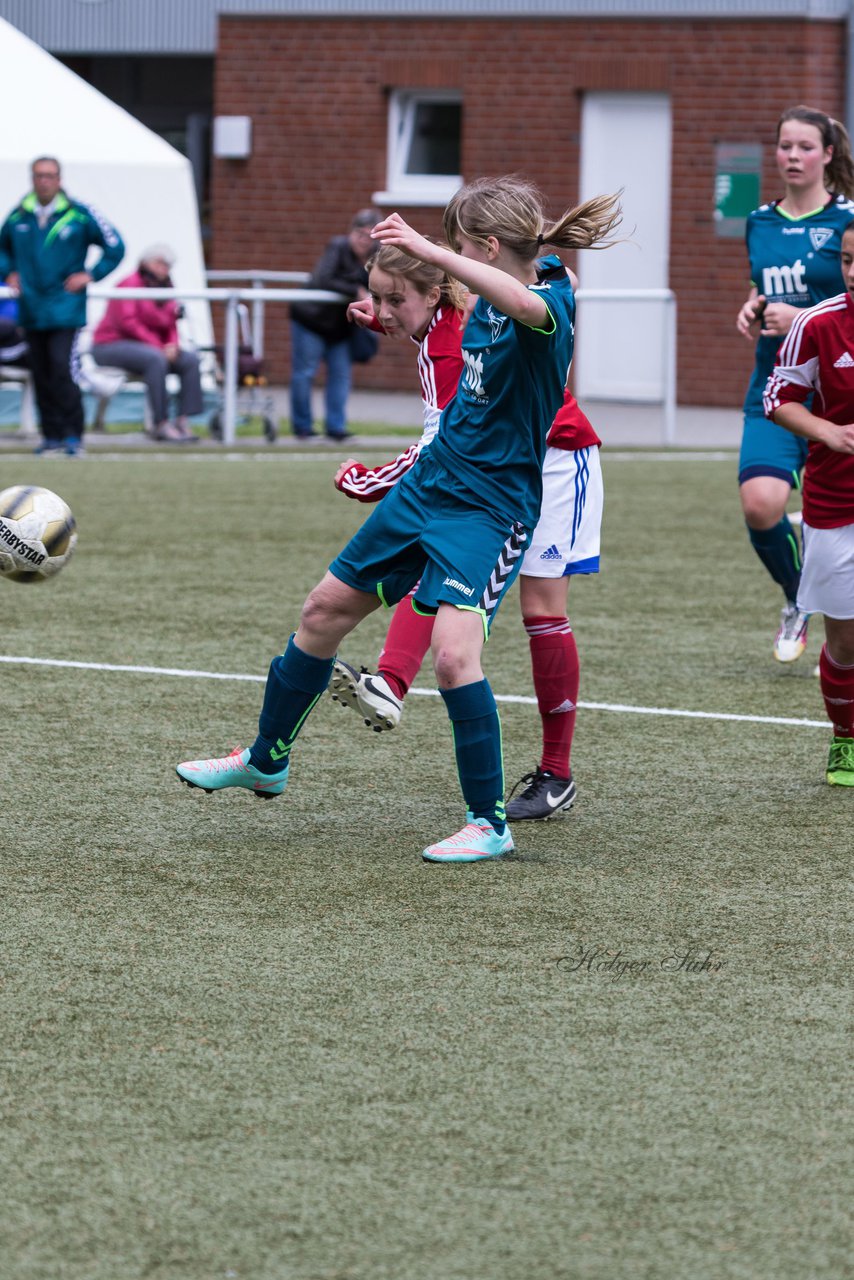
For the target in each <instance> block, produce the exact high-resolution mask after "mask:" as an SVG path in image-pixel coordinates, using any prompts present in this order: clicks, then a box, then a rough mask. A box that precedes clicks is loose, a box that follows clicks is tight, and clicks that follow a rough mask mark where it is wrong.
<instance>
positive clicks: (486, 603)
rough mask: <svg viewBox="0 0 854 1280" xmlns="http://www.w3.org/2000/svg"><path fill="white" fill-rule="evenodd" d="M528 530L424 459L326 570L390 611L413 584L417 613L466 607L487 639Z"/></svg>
mask: <svg viewBox="0 0 854 1280" xmlns="http://www.w3.org/2000/svg"><path fill="white" fill-rule="evenodd" d="M528 541H529V535H528V531H527V530H526V529H525V528H524V527H523V526H522V525H521V524H519V523H517V522H513V521H508V520H507V519H506V518H504V517H502V516H500V515H498V514H496V513H495V512H493V511H490V510H489V509H488V508H486V507H483V506H480V505H479V504H478V503H476V502H475V501H474V500H473V495H472V494H471V493H470V492H469V491H468V490H466V489H464V488H463V487H462V486H461V485H459V484H458V483H457V481H456V480H455V479H454V477H453V476H452V475H451V474H450V472H448V471H446V470H445V468H444V467H443V466H442V465H441V464H440V463H438V462H435V461H434V460H433V458H431V457H430V455H429V453H425V454H422V456H421V457H420V458H419V459H418V462H417V463H416V465H415V466H414V467H413V468H412V470H411V471H408V472H407V473H406V475H404V476H403V477H402V478H401V479H400V481H399V482H398V483H397V484H396V485H395V487H394V488H393V489H392V490H391V492H390V493H387V494H386V496H385V497H384V498H383V499H382V501H381V502H380V503H379V505H378V506H377V507H376V508H375V509H374V511H373V512H372V513H371V515H370V516H369V517H368V519H367V520H366V521H365V523H364V524H363V525H362V527H361V529H360V530H359V531H358V533H357V534H356V535H355V536H354V537H353V538H351V540H350V542H349V543H348V544H347V546H346V547H345V548H344V550H343V551H342V552H341V554H340V555H339V556H336V558H335V559H334V560H333V561H332V564H331V565H330V566H329V572H330V573H331V574H332V575H333V576H334V577H336V578H338V579H339V580H340V581H341V582H345V583H346V584H347V585H348V586H350V587H353V588H354V589H355V590H356V591H365V592H367V593H368V594H369V595H373V594H376V595H378V596H379V597H380V599H381V600H382V602H383V604H385V605H388V606H391V605H393V604H396V603H397V602H398V601H399V600H402V599H403V598H404V596H406V595H408V594H409V592H410V591H411V590H412V588H413V587H414V586H415V585H416V583H417V584H418V590H417V591H416V593H415V599H414V608H415V610H416V612H418V613H427V614H431V613H435V612H436V610H437V609H438V607H439V605H440V604H453V605H456V606H457V608H460V609H470V610H472V611H473V612H476V613H479V614H480V615H481V616H482V618H483V624H484V631H485V634H488V633H489V628H490V626H491V624H492V620H493V618H494V617H495V613H496V611H497V609H498V606H499V604H500V603H501V601H502V600H503V598H504V596H505V595H506V594H507V588H508V587H509V586H510V585H511V584H512V583H513V582H514V580H515V578H516V575H517V574H518V572H519V569H520V568H521V565H522V558H523V556H524V553H525V550H526V548H527V546H528Z"/></svg>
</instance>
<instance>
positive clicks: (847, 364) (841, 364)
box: [833, 351, 854, 369]
mask: <svg viewBox="0 0 854 1280" xmlns="http://www.w3.org/2000/svg"><path fill="white" fill-rule="evenodd" d="M833 367H834V369H854V360H852V358H851V356H850V355H849V353H848V352H847V351H843V353H842V355H841V356H840V357H839V359H838V360H834V362H833Z"/></svg>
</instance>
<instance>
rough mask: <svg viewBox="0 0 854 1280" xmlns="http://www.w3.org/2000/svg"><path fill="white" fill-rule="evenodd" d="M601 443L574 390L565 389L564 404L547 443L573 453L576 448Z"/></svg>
mask: <svg viewBox="0 0 854 1280" xmlns="http://www.w3.org/2000/svg"><path fill="white" fill-rule="evenodd" d="M601 443H602V441H601V440H600V439H599V437H598V436H597V434H596V432H595V431H594V430H593V427H592V425H591V423H590V420H589V418H588V417H587V414H586V413H584V412H583V411H582V410H581V408H580V407H579V404H578V401H577V400H576V398H575V396H574V395H573V394H572V392H571V391H569V390H568V389H565V390H564V393H563V404H562V405H561V407H560V408H559V409H558V411H557V413H556V414H555V420H554V422H553V423H552V425H551V427H550V428H549V434H548V436H547V437H546V444H547V445H549V446H550V447H551V448H552V449H566V450H567V452H569V453H572V452H574V451H575V450H576V449H586V448H588V446H589V445H592V444H593V445H597V446H598V445H600V444H601Z"/></svg>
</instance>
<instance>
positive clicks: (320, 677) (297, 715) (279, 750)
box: [249, 636, 335, 773]
mask: <svg viewBox="0 0 854 1280" xmlns="http://www.w3.org/2000/svg"><path fill="white" fill-rule="evenodd" d="M334 661H335V659H334V658H313V657H312V656H311V654H310V653H304V652H303V650H302V649H298V648H297V646H296V645H295V644H294V638H293V636H291V638H290V640H289V641H288V647H287V649H286V650H285V652H284V653H283V654H282V656H281V657H280V658H274V659H273V661H272V662H271V663H270V671H269V674H268V676H267V685H266V688H265V689H264V705H263V706H262V708H261V715H260V716H259V718H258V737H257V738H256V739H255V741H254V743H253V744H252V749H251V751H250V753H249V761H250V764H253V765H254V766H255V768H256V769H259V770H260V771H261V773H281V771H282V770H283V769H286V768H287V766H288V761H289V759H290V754H291V747H292V746H293V744H294V742H295V741H296V736H297V734H298V733H299V731H300V729H301V728H302V726H303V724H304V723H305V721H306V719H307V718H308V715H309V712H310V711H311V710H312V708H313V707H314V704H315V703H316V702H317V700H318V698H319V697H320V695H321V694H322V693H323V691H324V689H325V688H326V686H327V685H328V684H329V678H330V676H331V675H332V665H333V663H334Z"/></svg>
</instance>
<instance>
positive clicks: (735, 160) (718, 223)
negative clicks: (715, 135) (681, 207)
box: [714, 142, 762, 237]
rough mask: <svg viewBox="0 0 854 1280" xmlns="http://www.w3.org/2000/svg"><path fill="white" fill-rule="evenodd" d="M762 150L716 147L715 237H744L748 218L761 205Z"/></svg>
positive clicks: (752, 145) (735, 145)
mask: <svg viewBox="0 0 854 1280" xmlns="http://www.w3.org/2000/svg"><path fill="white" fill-rule="evenodd" d="M761 186H762V147H761V146H760V145H759V143H751V142H746V143H744V142H719V143H718V144H717V146H716V147H715V215H714V216H715V234H716V235H719V236H739V237H740V236H743V235H744V224H745V219H746V218H747V215H748V214H749V213H751V212H752V211H753V210H754V209H755V208H756V207H757V206H758V204H759V193H760V190H761Z"/></svg>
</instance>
